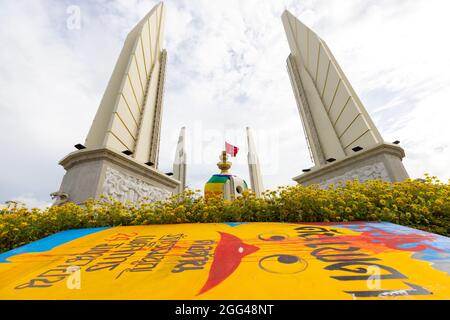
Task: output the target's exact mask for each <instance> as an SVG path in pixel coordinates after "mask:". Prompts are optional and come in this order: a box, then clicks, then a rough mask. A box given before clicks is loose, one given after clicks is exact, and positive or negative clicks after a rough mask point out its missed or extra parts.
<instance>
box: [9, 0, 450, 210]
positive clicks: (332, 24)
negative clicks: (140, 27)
mask: <svg viewBox="0 0 450 320" xmlns="http://www.w3.org/2000/svg"><path fill="white" fill-rule="evenodd" d="M156 3H157V1H138V0H133V1H130V0H126V1H125V0H115V1H105V0H97V1H89V2H87V1H66V2H65V1H56V0H53V1H2V3H1V4H0V21H1V23H2V28H0V44H1V45H2V47H3V50H2V51H0V62H1V63H0V86H1V87H2V90H1V91H0V114H1V117H0V127H1V128H2V129H3V132H5V133H4V134H2V135H0V145H1V147H2V157H1V158H0V168H1V169H0V170H1V174H0V201H5V200H8V199H12V198H14V197H16V195H21V194H26V193H32V194H34V195H35V196H34V197H36V198H37V199H38V200H39V201H44V202H45V201H49V196H48V195H49V193H51V192H53V191H56V190H57V189H58V187H59V184H60V181H61V178H62V175H63V173H64V170H63V169H62V168H61V167H59V166H58V165H57V162H58V160H59V159H61V158H62V157H63V156H64V155H66V154H67V153H68V152H69V151H71V150H72V146H73V145H74V144H75V143H78V142H83V141H84V139H85V137H86V134H87V131H88V129H89V126H90V125H91V122H92V120H93V117H94V114H95V112H96V109H97V107H98V104H99V102H100V99H101V96H102V94H103V91H104V89H105V87H106V84H107V81H108V79H109V76H110V74H111V72H112V69H113V67H114V64H115V61H116V59H117V57H118V54H119V52H120V50H121V46H122V44H123V41H124V38H125V36H126V34H127V32H128V31H129V30H130V29H131V28H132V26H133V25H134V24H135V23H136V22H137V21H138V20H139V19H140V18H141V17H142V16H143V15H144V14H145V13H146V12H148V10H149V9H150V8H151V7H152V6H153V5H154V4H156ZM69 5H78V6H79V7H80V9H81V18H82V20H81V29H79V30H68V29H67V28H66V19H67V12H66V10H67V7H68V6H69ZM449 7H450V5H449V4H448V2H447V1H444V0H442V1H439V0H426V1H425V0H416V1H406V0H400V1H388V0H381V1H362V0H351V1H338V0H326V1H325V0H316V1H312V0H306V1H302V2H299V1H268V0H266V1H260V0H259V1H235V0H230V1H227V2H223V1H211V0H204V1H202V0H196V1H193V0H189V1H186V0H184V1H181V0H180V1H166V9H167V16H166V18H167V20H166V36H165V44H166V48H167V50H168V54H169V57H168V58H169V60H168V61H169V62H168V63H169V65H168V74H167V89H166V96H165V102H164V108H165V109H164V115H163V116H164V118H163V124H162V137H161V138H162V142H161V155H160V166H161V170H162V171H171V166H172V161H173V156H174V153H175V147H176V141H177V135H178V132H179V128H180V127H181V126H184V125H185V126H186V127H187V141H188V145H189V150H191V153H190V154H188V158H189V159H190V160H191V165H190V166H189V167H188V180H189V184H190V185H191V186H192V187H197V188H202V186H203V183H204V182H205V181H206V180H207V179H208V177H209V176H210V175H211V174H213V173H215V172H216V171H217V168H216V167H215V163H216V162H217V161H218V159H217V157H218V155H219V152H220V149H221V148H222V145H223V140H224V138H225V137H226V138H227V139H228V140H231V141H229V142H230V143H235V144H237V145H238V146H239V147H240V148H241V151H240V153H239V154H238V157H237V158H236V159H233V161H234V162H235V166H234V167H233V169H234V172H235V173H237V174H240V175H242V176H244V177H248V173H247V166H246V164H245V158H246V154H245V153H246V143H245V127H246V126H251V127H252V128H253V129H254V131H255V133H256V134H257V137H256V138H257V148H258V150H259V153H260V160H261V163H262V171H263V174H264V181H265V185H266V186H267V187H275V186H277V185H282V184H292V183H293V182H292V181H291V178H292V177H293V176H296V175H297V174H299V173H300V172H301V169H302V168H305V167H309V166H310V165H311V161H310V159H309V155H308V151H307V147H306V142H305V139H304V136H303V130H302V128H301V122H300V119H299V115H298V111H297V107H296V103H295V100H294V97H293V94H292V91H291V87H290V82H289V79H288V76H287V72H286V67H285V60H286V57H287V55H288V54H289V50H288V46H287V41H286V38H285V35H284V30H283V26H282V23H281V18H280V16H281V13H282V11H283V10H284V9H285V8H287V9H289V10H291V11H292V12H293V13H294V14H295V15H296V16H298V17H299V18H301V19H302V20H303V21H304V22H305V23H307V24H308V25H309V26H311V27H312V28H313V29H314V30H316V31H317V32H318V33H319V35H320V36H321V37H322V38H323V39H325V40H326V41H327V43H328V44H329V46H330V47H331V50H332V51H333V53H334V54H335V56H336V58H337V59H338V61H339V62H340V63H341V66H342V67H343V69H344V71H345V72H346V74H347V76H348V77H349V79H350V81H351V82H352V83H353V85H354V87H355V90H356V91H357V92H358V93H359V94H360V97H361V99H362V100H363V102H364V103H365V105H366V107H367V109H368V110H369V113H370V114H372V116H373V118H374V121H375V122H376V123H377V124H378V126H379V128H380V131H381V133H382V134H383V136H384V137H385V139H386V140H387V141H392V140H396V139H399V140H401V141H402V145H403V146H404V148H405V150H406V153H407V158H406V160H405V165H406V168H407V170H408V171H409V173H410V175H411V176H413V177H417V176H421V175H422V174H423V173H424V172H430V173H433V174H437V175H439V176H440V177H441V178H442V179H447V178H449V177H450V169H449V168H448V167H447V165H446V164H447V162H448V159H449V158H450V148H449V147H448V146H449V145H450V139H449V138H448V137H449V135H448V134H445V132H446V131H445V129H446V127H447V124H446V122H447V121H448V120H447V119H448V118H449V116H450V111H449V110H450V109H449V108H448V107H447V105H448V101H449V98H450V92H449V90H448V89H446V88H448V87H449V85H450V78H449V72H448V70H449V69H450V59H448V56H450V45H449V44H448V43H447V42H446V41H445V39H446V35H445V32H446V30H449V29H450V20H448V19H447V17H446V13H447V12H448V11H449V9H450V8H449ZM200 127H201V130H200V129H199V128H200ZM274 137H275V138H274ZM276 137H279V139H278V141H277V142H273V141H272V142H270V143H269V140H270V139H272V138H274V139H275V140H277V139H276ZM274 156H275V157H274ZM30 201H31V200H30Z"/></svg>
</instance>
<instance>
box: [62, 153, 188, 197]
mask: <svg viewBox="0 0 450 320" xmlns="http://www.w3.org/2000/svg"><path fill="white" fill-rule="evenodd" d="M59 164H60V165H62V166H63V167H64V169H66V171H67V172H66V174H65V175H64V178H63V181H62V183H61V187H60V189H59V192H58V193H57V194H58V195H59V196H60V195H63V196H64V200H63V202H74V203H76V204H82V203H83V202H84V201H85V200H87V199H90V198H93V199H98V198H99V197H100V196H101V195H105V196H106V197H110V196H111V197H113V198H114V199H115V200H117V201H121V202H126V201H133V202H145V201H147V202H155V201H158V200H164V199H167V198H168V197H170V196H172V195H173V194H174V193H175V192H176V188H177V187H178V185H179V184H180V182H179V181H178V180H175V179H172V178H170V177H169V176H167V175H165V174H164V173H162V172H159V171H158V170H156V169H154V168H151V167H149V166H147V165H145V164H141V163H139V162H137V161H135V160H134V159H133V158H131V157H129V156H126V155H124V154H120V153H117V152H115V151H112V150H109V149H105V148H103V149H93V150H92V149H90V150H80V151H75V152H72V153H70V154H69V155H68V156H66V157H65V158H64V159H62V160H61V161H60V162H59Z"/></svg>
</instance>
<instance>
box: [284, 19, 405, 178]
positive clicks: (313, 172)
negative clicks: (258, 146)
mask: <svg viewBox="0 0 450 320" xmlns="http://www.w3.org/2000/svg"><path fill="white" fill-rule="evenodd" d="M281 18H282V21H283V25H284V29H285V31H286V36H287V39H288V42H289V47H290V51H291V54H290V55H289V57H288V59H287V68H288V73H289V77H290V80H291V85H292V89H293V91H294V95H295V98H296V100H297V106H298V110H299V113H300V118H301V120H302V123H303V128H304V131H305V135H306V139H307V142H308V148H309V151H310V154H311V157H312V159H313V161H314V167H313V168H310V169H304V172H305V173H304V174H302V175H300V176H297V177H295V178H294V180H295V181H297V182H298V183H301V184H304V185H308V184H319V185H322V186H328V185H330V184H335V183H336V182H338V181H346V180H353V179H355V178H356V179H359V180H360V181H366V180H373V179H383V180H388V181H402V180H404V179H406V178H407V177H408V174H407V172H406V170H405V168H404V167H403V164H402V162H401V160H402V158H403V157H404V156H405V153H404V150H403V149H402V148H401V147H400V146H398V145H393V144H388V143H385V142H384V140H383V138H382V137H381V134H380V132H378V129H377V127H376V126H375V124H374V122H373V121H372V119H371V118H370V116H369V114H368V113H367V111H366V109H365V108H364V106H363V104H362V102H361V100H360V99H359V98H358V95H357V94H356V93H355V91H354V90H353V88H352V86H351V84H350V82H349V81H348V79H347V77H346V76H345V74H344V72H343V71H342V69H341V68H340V66H339V64H338V63H337V61H336V59H335V58H334V56H333V54H332V53H331V51H330V49H329V48H328V46H327V44H326V43H325V41H324V40H323V39H321V38H320V37H319V36H318V35H317V34H316V33H315V32H314V31H312V30H311V29H310V28H308V27H307V26H305V25H304V24H303V23H302V22H300V21H299V20H298V19H297V18H296V17H294V16H293V15H292V14H291V13H290V12H289V11H285V12H284V13H283V15H282V17H281Z"/></svg>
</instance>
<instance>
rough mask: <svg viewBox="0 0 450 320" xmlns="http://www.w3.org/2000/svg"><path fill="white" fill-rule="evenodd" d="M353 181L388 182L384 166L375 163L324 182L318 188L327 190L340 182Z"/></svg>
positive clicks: (380, 163)
mask: <svg viewBox="0 0 450 320" xmlns="http://www.w3.org/2000/svg"><path fill="white" fill-rule="evenodd" d="M354 179H358V180H359V181H360V182H364V181H368V180H377V179H381V180H385V181H390V179H389V174H388V172H387V170H386V167H385V166H384V164H383V163H382V162H377V163H374V164H371V165H368V166H364V167H361V168H358V169H353V170H350V171H348V172H346V173H344V174H343V175H340V176H337V177H334V178H331V179H328V180H325V181H323V182H321V183H319V187H321V188H327V187H328V186H330V185H331V184H334V185H337V184H339V182H340V181H348V180H354Z"/></svg>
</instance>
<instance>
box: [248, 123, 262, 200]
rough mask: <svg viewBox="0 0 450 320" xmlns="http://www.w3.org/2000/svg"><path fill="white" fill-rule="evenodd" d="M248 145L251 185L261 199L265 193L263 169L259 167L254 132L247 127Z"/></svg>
mask: <svg viewBox="0 0 450 320" xmlns="http://www.w3.org/2000/svg"><path fill="white" fill-rule="evenodd" d="M247 145H248V155H247V158H248V171H249V175H250V183H251V187H252V190H253V192H254V193H255V194H256V196H257V197H261V194H262V192H263V191H264V186H263V181H262V177H261V168H260V166H259V159H258V155H257V154H256V147H255V141H254V140H253V132H252V129H251V128H250V127H247Z"/></svg>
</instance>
